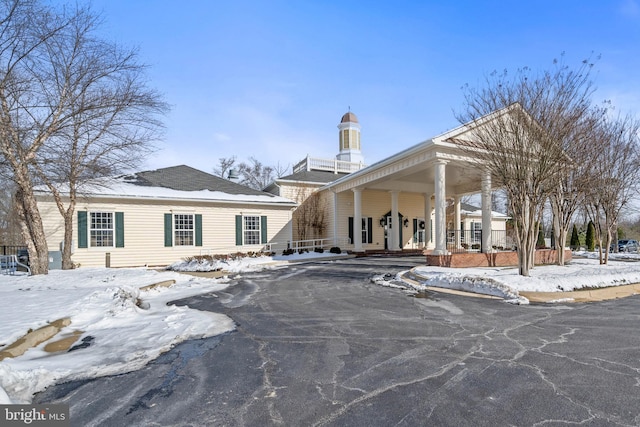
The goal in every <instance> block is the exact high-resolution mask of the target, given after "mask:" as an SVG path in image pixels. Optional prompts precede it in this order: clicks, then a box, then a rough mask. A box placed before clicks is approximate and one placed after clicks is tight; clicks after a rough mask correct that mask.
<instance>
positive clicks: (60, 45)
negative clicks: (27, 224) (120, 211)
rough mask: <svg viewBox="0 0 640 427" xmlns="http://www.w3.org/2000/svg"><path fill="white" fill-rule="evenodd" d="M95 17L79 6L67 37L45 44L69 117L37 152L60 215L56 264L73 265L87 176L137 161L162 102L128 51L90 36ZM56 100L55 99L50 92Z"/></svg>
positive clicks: (153, 133) (148, 146) (155, 131)
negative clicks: (59, 253)
mask: <svg viewBox="0 0 640 427" xmlns="http://www.w3.org/2000/svg"><path fill="white" fill-rule="evenodd" d="M98 24H99V21H98V18H97V17H96V16H95V15H93V14H92V13H91V12H90V11H89V10H88V9H78V10H77V11H76V12H75V15H74V16H73V19H72V21H71V23H70V25H69V27H68V33H69V34H68V37H66V38H64V39H62V40H59V41H57V43H56V44H55V45H54V46H51V47H49V51H50V52H52V54H53V55H52V56H53V57H54V58H55V59H56V63H57V64H59V65H56V68H55V70H56V72H57V73H58V75H59V78H58V79H56V83H57V84H58V85H59V86H60V88H59V89H58V91H59V92H60V91H63V90H64V91H66V92H67V94H68V95H67V106H66V108H67V109H68V110H69V112H70V113H69V119H68V120H67V121H66V122H65V123H64V125H63V126H61V127H60V129H59V130H58V131H57V132H56V133H55V134H54V135H53V136H52V137H51V138H50V139H49V141H48V142H47V144H45V145H44V146H43V149H42V150H40V152H39V155H38V156H37V159H38V161H37V162H36V164H35V166H36V170H37V172H38V174H39V178H40V180H41V181H42V182H44V183H45V185H46V186H47V187H48V189H49V191H51V193H52V195H53V198H54V200H55V203H56V206H57V207H58V210H59V211H60V214H61V215H62V217H63V219H64V241H63V249H62V268H63V269H70V268H73V264H72V262H71V249H72V240H73V216H74V213H75V207H76V203H77V198H78V194H80V193H81V192H82V191H83V189H84V187H85V186H86V185H87V184H89V183H91V182H92V180H93V179H95V178H96V177H101V176H109V175H116V174H118V173H122V172H124V171H129V170H132V169H134V168H135V167H136V166H138V165H139V164H140V163H141V161H142V160H143V159H144V158H145V157H146V155H147V154H149V152H150V151H151V150H152V148H153V145H152V143H153V141H154V140H156V139H157V138H158V136H159V131H160V129H162V123H161V122H160V121H159V119H158V117H159V115H161V114H163V113H164V111H165V110H166V109H167V106H166V104H165V103H164V102H163V101H162V100H161V97H160V96H159V95H158V94H157V93H155V92H154V91H152V90H150V89H148V88H147V87H146V83H145V74H144V71H145V67H144V66H143V65H141V64H139V63H138V62H137V58H136V53H135V51H132V50H128V49H121V48H119V47H118V46H116V45H114V44H112V43H109V42H105V41H103V40H101V39H99V38H96V37H95V33H96V30H97V28H98ZM52 101H56V99H52Z"/></svg>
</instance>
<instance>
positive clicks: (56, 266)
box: [49, 251, 62, 270]
mask: <svg viewBox="0 0 640 427" xmlns="http://www.w3.org/2000/svg"><path fill="white" fill-rule="evenodd" d="M61 269H62V251H49V270H61Z"/></svg>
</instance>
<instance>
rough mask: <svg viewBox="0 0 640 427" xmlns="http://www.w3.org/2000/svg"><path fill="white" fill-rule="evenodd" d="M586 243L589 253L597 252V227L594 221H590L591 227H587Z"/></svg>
mask: <svg viewBox="0 0 640 427" xmlns="http://www.w3.org/2000/svg"><path fill="white" fill-rule="evenodd" d="M585 243H586V245H587V249H588V250H589V252H593V251H595V250H596V226H595V224H594V223H593V221H589V225H588V226H587V238H586V242H585Z"/></svg>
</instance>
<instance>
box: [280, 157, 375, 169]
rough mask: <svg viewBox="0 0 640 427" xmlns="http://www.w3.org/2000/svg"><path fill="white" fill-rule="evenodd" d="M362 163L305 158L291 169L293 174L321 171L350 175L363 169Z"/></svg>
mask: <svg viewBox="0 0 640 427" xmlns="http://www.w3.org/2000/svg"><path fill="white" fill-rule="evenodd" d="M364 167H365V165H364V164H363V163H362V162H359V163H356V162H347V161H345V160H338V159H321V158H319V157H308V156H307V157H306V158H305V159H302V160H301V161H300V162H298V164H296V165H295V166H294V167H293V173H297V172H302V171H311V170H322V171H329V172H333V173H351V172H355V171H359V170H360V169H362V168H364Z"/></svg>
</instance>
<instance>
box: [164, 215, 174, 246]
mask: <svg viewBox="0 0 640 427" xmlns="http://www.w3.org/2000/svg"><path fill="white" fill-rule="evenodd" d="M164 246H165V247H171V246H173V215H171V214H170V213H167V214H164Z"/></svg>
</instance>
